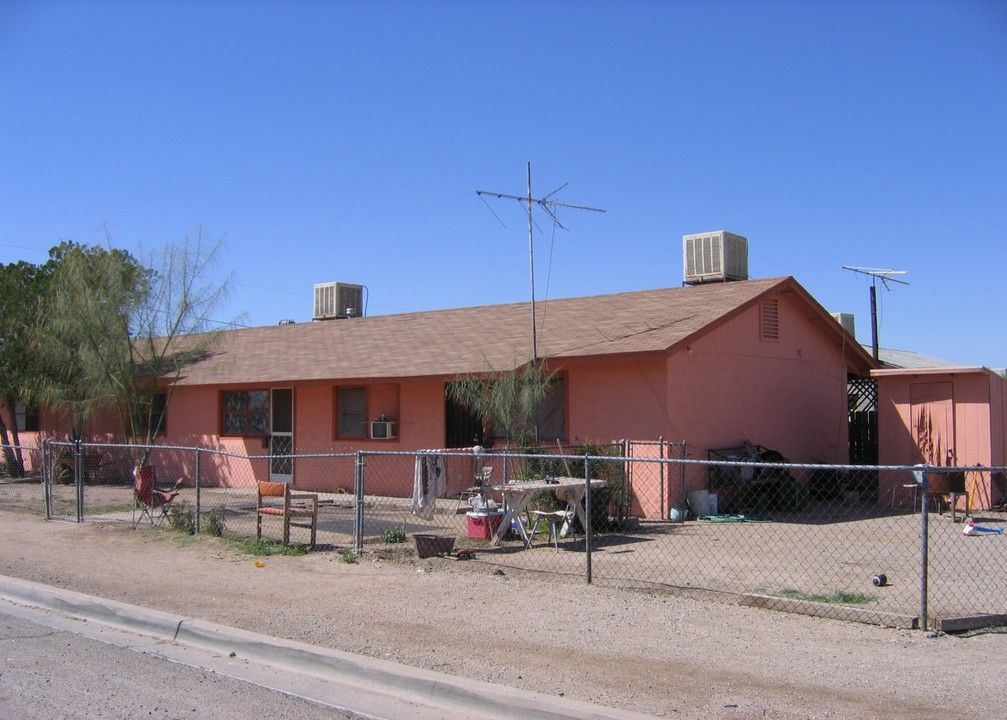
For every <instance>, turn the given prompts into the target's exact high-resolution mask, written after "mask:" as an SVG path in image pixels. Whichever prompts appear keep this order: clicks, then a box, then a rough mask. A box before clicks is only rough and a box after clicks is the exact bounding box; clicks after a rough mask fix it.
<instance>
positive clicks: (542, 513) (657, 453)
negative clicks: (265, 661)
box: [0, 441, 1007, 630]
mask: <svg viewBox="0 0 1007 720" xmlns="http://www.w3.org/2000/svg"><path fill="white" fill-rule="evenodd" d="M137 450H138V448H135V447H129V446H123V445H110V444H109V445H104V444H93V443H87V444H83V443H81V444H74V443H63V442H47V443H44V444H43V446H42V447H41V448H27V447H23V448H9V447H6V448H4V455H3V466H2V468H0V509H2V510H9V511H16V512H36V513H44V514H45V515H46V516H47V517H49V518H52V519H63V520H73V521H82V520H87V521H101V522H122V523H127V522H128V523H132V524H133V525H134V526H136V525H137V524H138V523H140V522H143V523H149V522H150V519H149V518H146V517H142V516H141V514H140V512H139V508H138V504H137V502H136V499H135V495H134V485H133V472H132V470H133V466H134V462H135V457H136V451H137ZM142 450H145V451H147V452H149V459H148V462H149V464H150V465H151V466H153V467H155V468H156V473H157V477H156V480H157V483H158V484H159V485H173V484H174V483H175V481H176V480H177V479H181V480H182V483H181V487H180V490H179V492H178V495H177V497H175V498H174V500H173V501H172V503H171V504H170V506H169V508H168V513H167V518H166V520H167V522H171V523H175V524H178V523H182V524H187V526H188V527H187V529H189V530H191V531H195V532H199V531H202V532H207V531H210V532H215V533H218V534H224V535H226V536H229V537H235V538H250V537H255V535H256V527H257V512H256V495H257V492H256V489H257V482H258V481H260V480H266V479H269V478H270V473H271V471H273V472H274V473H276V472H277V471H279V473H280V474H281V476H283V475H284V474H286V475H289V477H290V478H291V484H292V485H293V487H294V488H295V489H297V490H298V491H308V492H314V493H317V495H318V498H319V513H318V519H317V543H316V548H317V549H323V550H324V549H330V550H339V551H341V552H351V553H354V554H357V555H360V554H368V553H374V554H381V555H385V556H395V555H397V556H400V557H401V558H403V559H405V560H412V559H414V558H415V557H416V556H417V554H419V555H427V554H429V549H428V551H427V552H423V551H422V550H423V548H421V547H420V541H421V540H424V541H426V540H427V539H428V538H433V539H442V540H443V541H444V543H443V545H442V546H440V547H438V548H436V549H437V550H440V551H441V552H440V553H439V555H441V556H443V557H444V558H445V560H447V558H452V559H455V558H458V556H459V555H461V556H462V557H471V559H472V562H471V563H469V565H468V567H471V568H485V567H492V568H493V569H498V568H499V569H503V570H505V571H507V572H511V573H519V572H528V573H539V574H545V575H548V576H550V577H553V578H556V579H566V580H572V581H581V582H583V581H586V582H592V583H596V584H605V585H611V586H618V587H624V588H635V589H646V590H653V591H664V592H674V593H679V594H685V595H691V596H698V597H703V598H712V599H721V600H726V601H731V602H742V603H746V604H750V605H755V606H760V607H766V608H774V609H782V610H788V611H792V612H801V613H808V614H815V615H820V616H826V617H835V618H841V619H849V620H860V621H866V622H872V623H878V624H884V625H892V626H900V627H923V628H927V627H939V628H940V629H944V630H956V629H967V628H970V627H976V626H981V625H991V624H1002V623H1003V622H1005V621H1007V586H1005V583H1004V582H1003V577H1005V575H1007V535H1005V534H1003V530H1004V528H1007V512H1005V508H1004V501H1005V498H1007V483H1005V481H1004V478H1005V470H1007V468H979V467H976V468H960V469H950V470H949V469H947V468H921V467H893V466H884V467H875V466H870V467H865V466H842V465H809V464H791V463H785V462H774V461H773V460H774V458H773V456H772V455H767V454H765V453H761V454H759V453H756V456H757V457H758V459H757V460H752V459H751V458H752V454H751V453H750V452H748V450H750V449H749V448H746V449H744V450H745V451H746V453H747V454H744V455H743V459H739V457H742V456H740V455H737V454H732V453H730V452H721V451H710V452H709V453H708V454H707V459H695V458H694V457H692V455H691V454H690V448H689V447H688V446H687V445H686V444H685V443H671V442H663V441H661V442H653V443H647V442H623V443H618V444H613V445H608V446H585V447H579V448H569V447H567V448H555V449H549V450H543V449H536V450H534V451H522V452H513V451H509V452H493V451H486V452H485V453H483V454H479V455H475V454H473V453H472V452H459V451H424V452H421V453H414V452H408V453H407V452H401V453H399V452H357V453H348V454H327V453H318V454H311V453H299V454H297V455H294V456H285V457H270V456H267V455H262V456H250V455H236V454H227V453H222V452H219V451H214V450H209V449H205V448H191V447H190V448H186V447H162V446H156V447H151V448H143V449H142ZM428 471H429V472H428ZM570 478H572V480H569V479H570ZM550 480H552V481H553V482H549V481H550ZM589 480H590V482H588V481H589ZM949 480H950V485H949V484H948V481H949ZM426 482H431V483H433V485H431V486H429V487H428V488H427V489H428V490H429V491H430V492H429V502H427V503H426V504H424V503H422V502H420V501H419V500H418V498H420V497H422V496H423V492H422V489H423V487H424V485H423V484H424V483H426ZM522 483H524V484H522ZM528 483H531V484H528ZM526 488H532V489H530V490H528V491H527V492H525V489H526ZM571 491H573V493H572V494H571ZM564 493H566V496H565V499H561V498H560V497H558V496H560V495H563V494H564ZM578 493H579V494H578ZM568 501H569V503H571V504H572V505H568ZM571 507H572V508H573V509H574V510H577V511H576V512H567V511H568V509H570V508H571ZM508 508H509V509H510V510H511V511H513V510H515V508H517V509H518V510H519V512H517V513H516V514H514V513H513V512H512V513H508V512H506V510H508ZM154 517H155V519H160V518H159V516H158V514H157V513H155V514H154ZM968 519H971V520H972V521H973V523H974V525H973V526H971V531H972V534H966V533H965V532H963V531H964V530H965V529H966V528H970V526H969V524H968ZM267 520H269V522H264V523H263V526H262V534H263V536H264V537H267V538H272V539H278V538H279V537H281V535H280V527H279V524H278V523H277V522H276V521H275V520H273V519H272V518H267ZM976 528H978V529H976ZM308 538H309V531H308V530H307V529H304V528H292V529H291V537H290V540H291V542H294V543H307V542H308ZM448 549H450V552H447V550H448ZM418 551H419V552H418ZM459 551H463V552H461V553H459ZM464 551H469V552H464ZM435 554H436V551H435ZM429 561H430V562H439V561H440V560H439V559H438V558H434V557H431V558H430V560H429Z"/></svg>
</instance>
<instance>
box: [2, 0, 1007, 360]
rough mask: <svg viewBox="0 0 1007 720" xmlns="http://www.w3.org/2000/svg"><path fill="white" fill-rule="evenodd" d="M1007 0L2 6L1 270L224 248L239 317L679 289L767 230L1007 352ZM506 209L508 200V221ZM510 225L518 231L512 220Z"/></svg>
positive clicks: (821, 280) (882, 297) (990, 352)
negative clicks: (331, 307)
mask: <svg viewBox="0 0 1007 720" xmlns="http://www.w3.org/2000/svg"><path fill="white" fill-rule="evenodd" d="M1005 128H1007V4H1005V3H1002V2H970V1H968V0H957V1H951V0H947V1H943V2H934V1H929V2H928V1H927V0H921V1H919V2H910V1H908V0H906V1H903V2H885V1H884V0H881V1H878V2H832V3H828V2H796V1H788V2H781V1H774V0H766V1H760V2H754V1H753V2H741V1H736V2H716V1H713V2H670V1H669V2H644V1H633V0H628V1H627V0H622V1H620V2H559V1H553V2H549V1H547V0H543V1H540V2H494V3H490V2H446V1H444V2H436V1H430V2H307V1H300V2H297V1H294V2H237V1H234V2H225V1H217V2H213V1H209V2H195V1H184V0H178V1H175V2H157V1H154V0H152V1H148V2H97V1H94V2H87V1H77V2H56V1H52V0H31V1H30V2H29V1H21V0H0V262H14V261H16V260H28V261H30V262H42V261H44V260H45V258H46V256H47V251H48V249H49V248H50V247H52V246H53V245H56V244H57V243H59V242H60V240H74V241H76V242H80V243H103V242H105V238H106V229H107V232H108V236H109V237H110V238H111V240H112V242H113V244H115V245H116V246H118V247H123V248H126V249H128V250H130V251H131V252H134V253H137V254H142V253H144V252H149V251H150V250H151V249H153V248H156V247H157V246H159V245H161V244H163V243H166V242H173V241H179V240H181V239H182V238H184V237H185V236H186V235H189V234H191V233H192V232H193V231H194V230H195V229H196V228H198V227H202V229H203V232H204V235H205V236H206V237H208V238H210V239H215V238H217V237H221V236H223V237H225V238H226V242H227V249H226V253H225V254H224V256H223V262H222V264H221V267H220V268H219V273H220V278H221V280H223V279H224V277H225V276H227V274H228V273H230V274H231V277H232V278H233V287H232V293H231V296H230V301H229V302H230V304H229V306H228V307H226V308H221V311H220V313H219V315H220V319H221V320H228V319H231V318H233V317H235V316H238V315H240V314H244V322H245V323H247V324H250V325H268V324H274V323H276V322H278V321H279V320H281V319H287V318H289V319H294V320H296V321H309V320H310V318H311V312H312V288H313V285H314V284H315V283H319V282H327V281H332V280H339V281H343V282H351V283H359V284H363V285H365V286H367V288H368V308H367V309H368V314H371V315H377V314H386V313H393V312H408V311H413V310H427V309H438V308H446V307H460V306H467V305H484V304H494V303H503V302H519V301H525V300H527V299H528V297H529V293H530V286H529V265H528V259H529V258H528V237H527V224H526V219H525V216H524V215H523V210H522V208H521V205H520V204H519V203H518V202H516V201H505V200H496V199H492V200H487V201H485V202H484V201H483V200H481V199H480V198H479V197H478V196H477V195H476V191H477V190H491V191H498V192H502V193H508V194H515V195H521V194H524V193H525V192H526V189H527V188H526V168H527V163H529V162H530V163H531V167H532V180H533V193H534V195H535V196H536V197H541V196H543V195H546V194H547V193H550V192H551V191H553V190H554V189H555V188H557V187H559V186H560V185H562V184H563V183H569V184H568V185H567V186H566V187H565V188H564V189H563V190H562V191H560V192H559V193H558V194H557V195H556V196H555V199H557V200H560V201H563V202H567V203H572V204H580V205H587V206H592V207H598V208H603V209H605V210H606V212H605V213H604V214H596V213H589V212H583V211H573V210H565V211H564V210H561V211H560V219H561V220H562V221H563V223H564V225H565V226H566V227H567V230H554V229H553V228H552V226H551V225H550V224H549V223H548V221H547V219H546V218H545V217H544V216H538V227H537V229H536V235H535V237H536V243H535V244H536V258H535V264H536V280H537V283H536V285H537V288H536V295H537V298H538V299H539V300H542V299H546V298H558V297H568V296H575V295H594V294H600V293H609V292H622V291H631V290H642V289H649V288H657V287H670V286H677V285H680V284H681V282H682V279H683V272H682V235H685V234H689V233H695V232H703V231H708V230H720V229H725V230H730V231H733V232H736V233H739V234H742V235H745V236H747V237H748V239H749V268H750V275H751V276H752V277H769V276H779V275H793V276H794V277H796V278H797V280H798V281H799V282H801V283H802V284H803V285H804V286H805V287H806V288H807V289H808V290H809V291H810V292H811V293H812V294H813V295H814V296H815V297H816V298H817V299H818V300H819V302H821V303H822V305H823V306H825V307H826V309H828V310H830V311H833V312H850V313H854V314H855V315H856V321H857V336H858V339H860V340H861V342H865V343H870V340H871V331H870V308H869V302H868V298H869V284H870V281H869V280H868V279H867V278H866V277H864V276H861V275H857V274H855V273H852V272H849V271H845V270H843V269H842V268H843V266H844V265H856V266H866V267H875V268H893V269H897V270H903V271H905V272H906V274H905V275H904V276H900V277H901V278H902V279H903V280H905V281H907V282H909V283H910V284H909V285H892V286H891V287H890V289H885V288H883V287H879V288H878V298H879V319H880V336H881V345H882V346H883V347H893V348H900V349H906V350H914V351H917V352H921V353H925V354H929V355H934V356H937V357H940V358H944V359H947V360H952V361H956V362H960V363H962V364H968V365H986V366H990V367H1003V366H1005V365H1007V336H1005V333H1004V332H1003V330H1002V329H1001V322H1000V320H1001V318H1002V316H1003V306H1004V300H1005V299H1007V291H1005V288H1007V282H1005V281H1004V277H1003V275H1002V274H1001V272H1000V270H1001V269H1002V268H1004V267H1005V266H1007V242H1005V240H1007V171H1005V168H1007V131H1005ZM498 217H499V219H498ZM501 220H502V222H501Z"/></svg>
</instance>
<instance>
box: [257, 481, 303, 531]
mask: <svg viewBox="0 0 1007 720" xmlns="http://www.w3.org/2000/svg"><path fill="white" fill-rule="evenodd" d="M268 498H280V503H276V502H275V501H270V500H269V499H268ZM295 502H296V503H297V504H296V505H295V504H294V503H295ZM264 516H269V517H278V518H280V519H281V520H282V521H283V544H284V545H289V544H290V528H291V527H299V528H308V529H310V530H311V547H314V546H315V536H316V533H317V529H318V495H316V494H315V493H293V492H291V491H290V485H288V484H287V483H282V482H259V484H258V490H257V494H256V501H255V537H256V538H261V537H262V518H263V517H264Z"/></svg>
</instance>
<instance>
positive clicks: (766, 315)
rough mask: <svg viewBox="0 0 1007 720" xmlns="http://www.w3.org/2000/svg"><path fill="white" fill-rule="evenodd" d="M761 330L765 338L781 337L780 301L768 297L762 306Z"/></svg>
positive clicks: (776, 338) (774, 338)
mask: <svg viewBox="0 0 1007 720" xmlns="http://www.w3.org/2000/svg"><path fill="white" fill-rule="evenodd" d="M759 309H760V313H761V314H760V318H759V331H760V336H761V337H762V339H763V340H779V339H780V301H779V300H777V299H776V298H767V299H765V300H763V301H762V303H761V305H760V307H759Z"/></svg>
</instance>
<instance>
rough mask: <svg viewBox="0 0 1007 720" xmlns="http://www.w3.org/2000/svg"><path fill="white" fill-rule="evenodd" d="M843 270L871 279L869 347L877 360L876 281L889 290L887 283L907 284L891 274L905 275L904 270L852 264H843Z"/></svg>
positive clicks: (876, 360)
mask: <svg viewBox="0 0 1007 720" xmlns="http://www.w3.org/2000/svg"><path fill="white" fill-rule="evenodd" d="M843 270H849V271H850V272H855V273H860V274H861V275H867V276H868V277H869V278H870V279H871V349H872V350H873V351H874V361H875V362H878V281H879V280H880V281H881V284H882V285H884V287H885V290H890V289H891V288H889V287H888V283H890V282H894V283H899V284H900V285H908V284H909V283H907V282H906V281H905V280H899V279H898V278H896V277H892V276H893V275H905V274H906V271H905V270H883V269H881V268H865V267H856V266H853V265H843Z"/></svg>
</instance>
